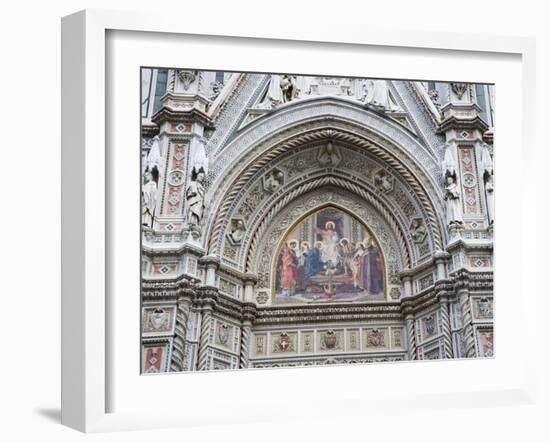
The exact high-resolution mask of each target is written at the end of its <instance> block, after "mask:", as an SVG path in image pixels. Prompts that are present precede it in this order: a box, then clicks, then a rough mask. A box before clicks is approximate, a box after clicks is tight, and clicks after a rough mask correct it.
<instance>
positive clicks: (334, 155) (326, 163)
mask: <svg viewBox="0 0 550 442" xmlns="http://www.w3.org/2000/svg"><path fill="white" fill-rule="evenodd" d="M341 159H342V157H341V155H340V152H339V151H338V150H337V149H336V148H335V147H334V146H333V144H332V142H331V141H329V142H328V144H327V145H326V146H323V148H322V149H321V153H320V154H319V158H318V160H319V164H320V165H321V166H323V167H336V166H337V165H338V163H339V162H340V160H341Z"/></svg>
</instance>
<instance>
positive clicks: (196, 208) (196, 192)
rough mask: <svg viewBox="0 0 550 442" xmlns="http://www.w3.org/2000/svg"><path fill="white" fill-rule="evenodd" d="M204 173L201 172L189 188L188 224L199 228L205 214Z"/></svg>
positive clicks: (187, 193)
mask: <svg viewBox="0 0 550 442" xmlns="http://www.w3.org/2000/svg"><path fill="white" fill-rule="evenodd" d="M203 182H204V173H202V172H199V173H198V174H197V176H196V178H195V179H194V180H192V181H191V183H190V184H189V186H188V187H187V191H186V193H185V196H186V198H187V223H188V224H189V225H190V226H198V225H199V224H200V222H201V220H202V215H203V212H204V185H203Z"/></svg>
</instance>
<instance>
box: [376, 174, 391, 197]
mask: <svg viewBox="0 0 550 442" xmlns="http://www.w3.org/2000/svg"><path fill="white" fill-rule="evenodd" d="M374 185H375V186H376V187H377V188H379V189H380V190H382V191H383V192H385V193H388V192H391V191H392V190H393V178H392V176H391V175H390V174H389V173H387V172H386V171H384V170H379V171H378V172H377V173H376V175H375V176H374Z"/></svg>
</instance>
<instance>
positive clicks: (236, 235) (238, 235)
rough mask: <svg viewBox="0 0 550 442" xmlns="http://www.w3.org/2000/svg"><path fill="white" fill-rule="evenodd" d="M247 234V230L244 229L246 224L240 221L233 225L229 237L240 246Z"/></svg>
mask: <svg viewBox="0 0 550 442" xmlns="http://www.w3.org/2000/svg"><path fill="white" fill-rule="evenodd" d="M245 232H246V229H245V227H244V223H243V222H242V220H240V219H238V220H237V221H236V222H234V223H233V224H232V226H231V229H230V232H229V237H230V238H231V240H232V241H233V242H234V243H235V244H240V242H241V241H242V240H243V237H244V234H245Z"/></svg>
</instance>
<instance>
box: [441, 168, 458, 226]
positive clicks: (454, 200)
mask: <svg viewBox="0 0 550 442" xmlns="http://www.w3.org/2000/svg"><path fill="white" fill-rule="evenodd" d="M446 180H447V183H446V186H445V201H446V202H447V223H448V224H462V207H461V204H460V188H459V187H458V184H457V182H456V175H447V178H446Z"/></svg>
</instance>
